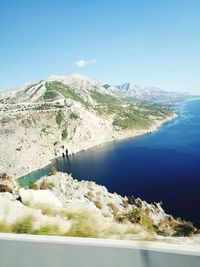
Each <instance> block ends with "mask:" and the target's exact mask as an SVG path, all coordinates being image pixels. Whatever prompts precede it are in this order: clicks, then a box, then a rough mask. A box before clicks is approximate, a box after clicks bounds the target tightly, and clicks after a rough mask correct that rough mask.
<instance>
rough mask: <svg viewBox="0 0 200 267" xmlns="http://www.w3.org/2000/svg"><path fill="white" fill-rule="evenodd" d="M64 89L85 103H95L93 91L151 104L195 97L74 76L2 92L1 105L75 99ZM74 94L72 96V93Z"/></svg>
mask: <svg viewBox="0 0 200 267" xmlns="http://www.w3.org/2000/svg"><path fill="white" fill-rule="evenodd" d="M63 86H65V89H66V87H67V88H68V89H70V90H72V91H73V92H75V93H76V94H77V95H78V96H79V97H81V98H82V99H83V101H85V102H89V103H90V102H92V98H91V92H94V91H95V92H100V93H104V94H109V95H112V96H114V97H116V98H120V99H128V100H131V101H134V102H150V103H160V104H173V103H176V102H181V101H184V100H187V99H190V98H194V97H196V96H195V95H190V94H188V93H178V92H169V91H166V90H163V89H160V88H156V87H144V88H142V87H141V86H139V85H135V84H131V83H124V84H121V85H109V84H103V82H101V81H100V80H96V79H90V78H88V77H85V76H82V75H79V74H73V75H70V76H55V75H54V76H50V77H49V78H47V79H46V80H40V81H36V82H30V83H26V84H25V85H23V86H21V87H18V88H16V89H14V90H6V91H4V92H1V93H0V102H1V103H2V102H4V103H22V102H26V103H37V102H41V101H44V100H45V101H52V100H56V99H61V98H63V99H65V98H66V97H69V98H73V97H74V96H72V95H69V94H68V95H67V94H66V92H65V90H64V89H63ZM72 94H73V93H72Z"/></svg>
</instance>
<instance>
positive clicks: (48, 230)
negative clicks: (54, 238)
mask: <svg viewBox="0 0 200 267" xmlns="http://www.w3.org/2000/svg"><path fill="white" fill-rule="evenodd" d="M33 234H34V235H61V233H60V231H59V227H58V226H57V225H45V226H42V227H40V228H39V229H37V230H34V231H33Z"/></svg>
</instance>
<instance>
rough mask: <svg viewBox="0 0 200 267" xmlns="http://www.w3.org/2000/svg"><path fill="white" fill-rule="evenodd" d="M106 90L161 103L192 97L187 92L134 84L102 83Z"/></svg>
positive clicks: (116, 94) (124, 96) (114, 93)
mask: <svg viewBox="0 0 200 267" xmlns="http://www.w3.org/2000/svg"><path fill="white" fill-rule="evenodd" d="M104 87H105V88H106V89H107V91H108V92H109V93H111V94H113V95H114V96H116V97H120V98H125V99H132V100H136V101H147V102H153V103H161V104H171V103H175V102H180V101H184V100H186V99H188V98H191V97H193V96H192V95H190V94H188V93H179V92H170V91H167V90H163V89H160V88H157V87H144V88H143V87H141V86H139V85H136V84H131V83H124V84H121V85H114V86H113V85H108V84H106V85H104Z"/></svg>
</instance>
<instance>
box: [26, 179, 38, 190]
mask: <svg viewBox="0 0 200 267" xmlns="http://www.w3.org/2000/svg"><path fill="white" fill-rule="evenodd" d="M28 188H29V189H33V190H38V189H39V186H38V185H37V184H36V183H35V181H31V182H30V184H29V187H28Z"/></svg>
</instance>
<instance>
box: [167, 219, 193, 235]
mask: <svg viewBox="0 0 200 267" xmlns="http://www.w3.org/2000/svg"><path fill="white" fill-rule="evenodd" d="M172 228H173V230H174V231H175V233H174V236H192V235H193V234H195V232H196V228H195V227H194V226H193V224H192V223H191V222H186V221H181V222H178V223H175V224H174V225H173V227H172Z"/></svg>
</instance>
